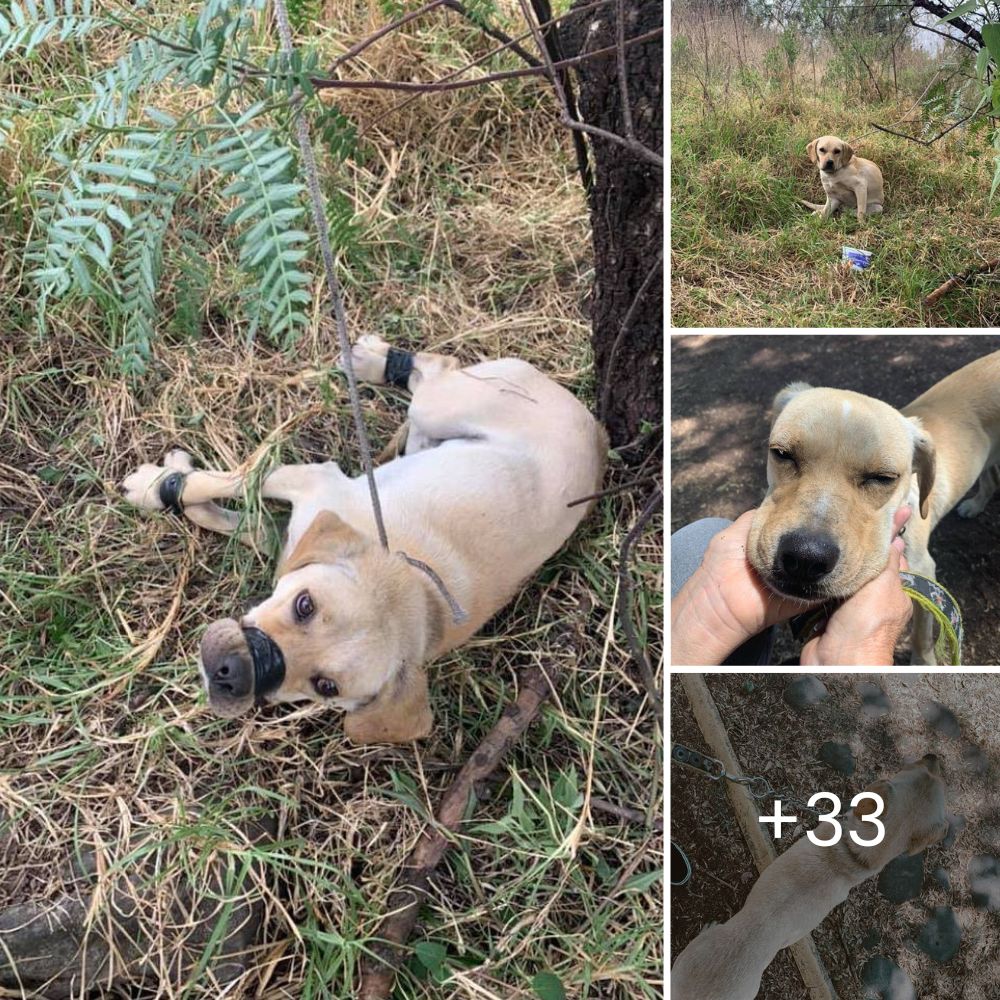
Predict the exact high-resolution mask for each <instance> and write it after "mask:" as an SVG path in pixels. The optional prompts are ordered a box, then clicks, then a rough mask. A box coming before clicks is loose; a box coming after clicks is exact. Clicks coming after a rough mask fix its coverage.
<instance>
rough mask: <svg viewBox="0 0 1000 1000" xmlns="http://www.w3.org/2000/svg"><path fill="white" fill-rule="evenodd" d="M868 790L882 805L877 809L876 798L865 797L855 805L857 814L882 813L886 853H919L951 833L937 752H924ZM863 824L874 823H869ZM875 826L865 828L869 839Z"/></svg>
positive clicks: (880, 817)
mask: <svg viewBox="0 0 1000 1000" xmlns="http://www.w3.org/2000/svg"><path fill="white" fill-rule="evenodd" d="M865 791H866V792H874V793H875V794H876V795H878V796H879V798H881V799H882V802H883V808H882V809H881V810H880V809H878V803H877V802H875V801H874V800H873V799H870V798H863V799H861V800H860V801H859V802H858V804H857V805H856V806H855V807H854V810H853V812H854V816H855V817H856V818H857V819H862V818H863V817H865V816H870V815H872V814H874V813H879V817H878V818H879V819H880V820H881V822H882V824H883V826H884V827H885V840H884V853H888V854H889V855H890V856H895V855H896V854H900V853H904V854H919V853H920V852H921V851H922V850H924V849H925V848H927V847H930V846H931V845H933V844H936V843H937V842H938V841H939V840H942V839H943V838H944V837H945V835H946V834H947V833H948V817H947V815H946V813H945V800H944V791H945V789H944V779H943V778H942V777H941V764H940V761H939V760H938V758H937V755H936V754H932V753H928V754H924V756H923V757H921V758H920V760H917V761H914V762H913V763H912V764H907V765H906V766H905V767H903V768H902V769H901V770H900V771H899V772H897V773H896V774H894V775H893V776H892V777H891V778H882V779H880V780H879V781H876V782H875V783H874V784H872V785H869V786H868V787H867V788H866V789H865ZM861 825H862V826H864V825H868V826H871V824H870V822H869V823H868V824H861ZM873 829H874V828H873ZM873 829H872V830H868V831H866V833H865V837H866V838H867V837H869V836H870V834H871V833H872V832H873Z"/></svg>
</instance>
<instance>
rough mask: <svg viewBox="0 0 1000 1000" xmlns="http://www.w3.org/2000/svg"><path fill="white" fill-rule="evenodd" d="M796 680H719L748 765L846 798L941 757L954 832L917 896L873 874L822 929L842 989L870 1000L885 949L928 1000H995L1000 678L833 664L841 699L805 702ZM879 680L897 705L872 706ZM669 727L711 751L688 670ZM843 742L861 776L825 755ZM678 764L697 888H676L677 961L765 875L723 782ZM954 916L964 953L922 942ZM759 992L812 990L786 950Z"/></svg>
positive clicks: (673, 790)
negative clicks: (939, 952)
mask: <svg viewBox="0 0 1000 1000" xmlns="http://www.w3.org/2000/svg"><path fill="white" fill-rule="evenodd" d="M796 676H797V675H781V674H756V675H739V674H716V675H708V676H707V678H706V680H707V683H708V686H709V689H710V691H711V693H712V697H713V698H714V699H715V702H716V705H717V706H718V709H719V712H720V714H721V716H722V719H723V722H724V724H725V726H726V729H727V731H728V733H729V738H730V740H731V741H732V743H733V747H734V749H735V751H736V756H737V758H738V759H739V761H740V762H741V765H742V768H743V772H744V773H745V774H748V775H763V776H765V777H766V778H767V779H768V781H769V782H770V783H771V785H772V786H774V787H776V788H788V789H790V790H791V792H792V793H793V794H794V795H795V796H796V797H798V798H800V799H808V797H809V796H810V795H811V794H812V793H813V792H817V791H830V792H834V793H835V794H837V795H838V796H840V798H841V801H842V802H848V801H850V798H851V796H853V795H854V794H855V793H856V792H858V791H860V790H861V789H862V788H864V787H866V786H868V785H870V784H871V783H872V782H874V781H876V780H877V779H878V778H881V777H888V776H890V775H892V774H893V773H895V772H896V771H897V770H899V768H900V767H901V766H902V765H903V764H904V763H906V762H908V761H911V760H914V759H917V758H919V757H920V756H922V755H923V754H925V753H936V754H938V756H939V757H940V758H941V767H942V773H943V776H944V779H945V785H946V788H947V793H946V795H947V798H946V803H947V804H946V808H947V811H948V813H949V818H950V819H951V821H952V828H951V830H950V832H949V834H948V836H947V837H946V838H945V840H944V841H942V842H941V843H940V844H937V845H935V846H933V847H931V848H929V849H928V850H927V851H926V852H925V853H924V856H923V871H924V874H923V879H922V887H921V889H920V891H919V893H918V894H917V895H915V896H912V898H905V899H903V900H902V901H901V902H899V903H893V902H891V901H890V900H889V899H888V898H886V896H885V895H883V894H882V893H881V892H880V891H879V879H878V878H875V877H873V878H870V879H869V880H868V881H866V882H864V883H863V884H862V885H860V886H858V887H857V888H855V889H853V890H852V891H851V894H850V896H849V898H848V900H847V902H845V903H844V904H843V905H841V906H838V907H836V908H835V909H834V910H833V911H832V913H831V914H829V915H828V916H827V917H826V919H825V920H824V921H823V922H822V923H821V924H820V926H819V927H818V928H817V929H816V930H815V931H814V932H813V939H814V940H815V942H816V944H817V946H818V948H819V952H820V956H821V957H822V960H823V963H824V964H825V966H826V968H827V971H828V972H829V973H830V977H831V979H832V980H833V983H834V986H835V987H836V989H837V992H838V994H839V996H840V997H841V998H843V1000H849V998H850V1000H854V998H858V997H861V996H862V995H863V994H862V971H863V970H864V969H865V966H866V964H867V963H869V962H871V961H872V960H873V959H875V958H876V957H877V956H882V957H883V958H884V959H887V960H889V961H891V962H892V963H895V965H897V966H899V968H900V969H901V970H902V971H903V972H904V973H905V974H906V975H907V976H908V977H909V979H910V980H911V981H912V983H913V986H914V989H915V991H916V996H918V997H920V998H922V1000H944V998H946V997H947V998H949V1000H996V997H997V995H998V994H997V981H998V979H997V959H996V956H997V954H998V949H1000V914H998V913H997V912H996V911H995V909H993V908H991V902H993V899H992V895H993V894H992V893H990V892H989V891H988V887H987V889H986V891H984V888H983V879H984V877H986V878H988V877H989V874H990V872H992V871H994V870H995V869H996V865H995V864H993V862H992V861H991V860H987V859H996V858H998V857H1000V796H998V792H997V779H998V777H1000V733H998V731H997V729H996V725H995V720H996V718H997V715H998V713H1000V677H997V676H996V675H993V674H961V673H957V672H955V673H946V674H924V675H920V676H915V675H908V674H902V673H895V674H883V675H866V674H823V677H822V680H823V683H824V684H825V685H826V687H827V688H828V689H829V697H828V698H826V699H824V700H823V701H821V702H818V703H816V704H812V705H807V706H805V707H803V708H793V707H791V706H790V705H789V704H787V703H786V702H785V701H784V700H783V699H782V692H783V690H784V689H785V687H786V685H787V684H788V683H789V682H791V681H793V680H795V679H796ZM866 685H867V686H866ZM871 685H875V686H877V688H879V689H880V690H881V691H882V692H883V694H884V699H885V701H886V702H887V703H888V706H889V708H888V711H886V712H881V713H872V712H869V711H866V710H865V704H866V699H867V701H869V702H870V700H871V691H872V688H871ZM936 706H941V707H944V708H946V709H947V710H948V711H950V712H951V713H952V714H953V716H954V718H955V719H956V721H957V724H958V728H957V731H954V732H952V734H951V735H947V734H946V733H945V732H944V731H942V730H941V728H940V727H937V726H935V724H934V720H935V719H936V718H937V717H938V715H939V712H938V709H937V707H936ZM670 725H671V739H672V740H673V741H675V742H678V743H683V744H684V745H685V746H688V747H690V748H692V749H694V750H698V751H701V752H703V753H711V751H710V749H709V747H708V746H707V744H706V743H705V741H704V739H703V738H702V736H701V733H700V731H699V729H698V726H697V724H696V723H695V721H694V718H693V716H692V715H691V710H690V706H689V705H688V702H687V698H686V697H685V695H684V692H683V690H682V688H681V686H680V683H679V681H678V679H677V677H676V676H675V677H674V678H673V680H672V687H671V714H670ZM831 740H832V741H836V742H838V743H845V744H847V745H849V746H850V747H851V749H852V751H853V753H854V757H855V759H856V762H857V770H856V771H855V773H854V774H853V775H852V776H851V777H850V778H844V777H842V776H841V775H840V774H838V773H836V772H835V771H834V770H832V769H830V768H829V767H827V766H825V765H824V764H822V763H820V761H819V760H818V754H819V750H820V747H821V746H822V745H823V744H824V743H826V742H828V741H831ZM670 772H671V773H670V802H671V816H670V819H671V834H670V835H671V839H672V840H673V841H674V842H675V843H677V844H679V845H680V846H681V847H682V848H683V849H684V850H685V851H686V852H687V854H688V857H689V858H690V860H691V866H692V870H693V874H692V877H691V880H690V882H688V883H687V885H684V886H680V887H674V888H672V889H671V921H670V934H671V942H670V943H671V961H673V959H675V958H676V957H677V955H678V954H679V953H680V952H681V951H682V950H683V949H684V947H685V946H686V945H687V944H688V942H690V941H691V940H692V939H693V938H694V937H695V936H696V935H697V934H698V933H699V932H700V931H701V930H702V929H703V928H704V927H706V926H707V925H708V924H710V923H713V922H719V923H721V922H723V921H725V920H728V919H729V918H730V917H731V916H733V915H734V914H735V913H736V912H737V911H738V910H739V909H740V907H741V906H742V905H743V902H744V901H745V899H746V897H747V894H748V893H749V891H750V888H751V887H752V885H753V883H754V882H755V881H756V879H757V874H758V873H757V871H756V869H755V867H754V864H753V861H752V860H751V857H750V852H749V850H748V849H747V847H746V844H745V842H744V840H743V836H742V833H741V831H740V828H739V825H738V823H737V822H736V819H735V817H734V815H733V812H732V809H731V807H730V805H729V800H728V797H727V796H726V792H725V789H724V788H723V787H722V782H714V781H710V780H708V779H707V778H706V777H705V776H704V775H702V774H701V773H700V772H698V771H694V770H692V769H690V768H687V767H683V766H679V765H676V764H672V765H671V768H670ZM761 812H762V813H771V812H773V800H771V799H766V800H763V801H762V803H761ZM784 812H785V813H786V814H787V813H788V812H789V810H788V809H785V810H784ZM766 829H768V830H770V828H769V827H767V828H766ZM792 843H793V839H792V837H791V836H789V828H788V827H785V834H784V836H783V837H782V840H781V841H777V842H776V846H777V848H778V852H779V853H781V852H782V851H784V850H787V849H788V847H789V846H790V845H791V844H792ZM899 895H901V896H910V895H911V894H910V893H900V894H899ZM952 918H954V919H953V920H952ZM945 924H947V927H948V928H949V929H950V931H951V933H953V932H954V926H955V925H957V928H958V930H959V931H960V933H961V939H960V941H959V943H958V950H957V953H955V954H954V956H953V957H950V958H947V959H946V960H944V961H938V960H935V959H934V958H932V957H931V956H930V955H929V954H927V953H926V951H925V948H924V946H926V945H927V944H928V943H929V942H931V941H932V939H934V940H936V939H937V938H939V937H941V934H940V933H939V931H940V927H941V926H944V925H945ZM943 954H947V951H944V952H943ZM874 964H878V963H874ZM881 964H884V963H881ZM758 995H759V997H760V998H762V1000H809V998H808V993H807V992H806V989H805V987H804V986H803V984H802V980H801V977H800V976H799V973H798V970H797V969H796V967H795V965H794V963H793V962H792V959H791V956H790V953H789V952H788V951H787V949H786V950H783V951H781V952H779V954H778V956H777V958H776V959H775V960H774V962H772V963H771V965H770V966H769V968H768V969H767V971H766V972H765V974H764V978H763V981H762V984H761V991H760V993H759V994H758Z"/></svg>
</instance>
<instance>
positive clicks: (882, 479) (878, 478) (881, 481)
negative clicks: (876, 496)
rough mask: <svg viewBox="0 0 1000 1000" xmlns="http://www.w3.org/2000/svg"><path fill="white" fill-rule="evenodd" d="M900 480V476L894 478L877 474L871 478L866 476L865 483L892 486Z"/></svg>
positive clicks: (885, 474)
mask: <svg viewBox="0 0 1000 1000" xmlns="http://www.w3.org/2000/svg"><path fill="white" fill-rule="evenodd" d="M898 479H899V476H893V475H890V474H888V473H883V472H875V473H872V474H871V475H870V476H865V482H866V483H871V484H873V485H874V486H892V485H893V484H894V483H895V482H896V480H898Z"/></svg>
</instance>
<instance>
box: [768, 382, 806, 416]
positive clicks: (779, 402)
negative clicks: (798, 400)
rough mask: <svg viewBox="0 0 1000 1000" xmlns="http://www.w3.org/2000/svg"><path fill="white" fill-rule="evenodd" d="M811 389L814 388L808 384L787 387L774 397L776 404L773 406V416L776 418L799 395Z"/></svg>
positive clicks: (801, 383) (792, 383) (795, 384)
mask: <svg viewBox="0 0 1000 1000" xmlns="http://www.w3.org/2000/svg"><path fill="white" fill-rule="evenodd" d="M811 388H812V386H811V385H810V384H809V383H808V382H791V383H789V384H788V385H786V386H785V388H784V389H782V390H781V392H779V393H778V395H777V396H775V397H774V402H773V403H772V404H771V416H772V417H776V416H777V415H778V414H779V413H781V411H782V410H783V409H784V408H785V407H786V406H787V405H788V404H789V403H790V402H791V401H792V400H793V399H794V398H795V397H796V396H798V395H799V393H802V392H805V391H806V390H807V389H811Z"/></svg>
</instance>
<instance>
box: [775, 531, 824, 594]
mask: <svg viewBox="0 0 1000 1000" xmlns="http://www.w3.org/2000/svg"><path fill="white" fill-rule="evenodd" d="M839 560H840V546H839V545H837V543H836V542H835V541H834V539H833V538H831V537H830V536H829V535H826V534H823V533H820V532H811V531H790V532H787V533H786V534H784V535H782V536H781V538H780V539H779V541H778V548H777V550H776V551H775V554H774V564H773V566H772V567H771V572H770V580H769V582H770V583H771V584H772V585H773V586H774V588H775V589H777V590H778V591H780V592H781V593H783V594H785V595H787V596H789V597H798V598H802V599H805V600H810V599H813V598H817V597H822V596H824V594H823V581H824V580H825V579H826V578H827V577H828V576H829V575H830V573H831V572H832V571H833V569H834V567H835V566H836V565H837V563H838V561H839Z"/></svg>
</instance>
